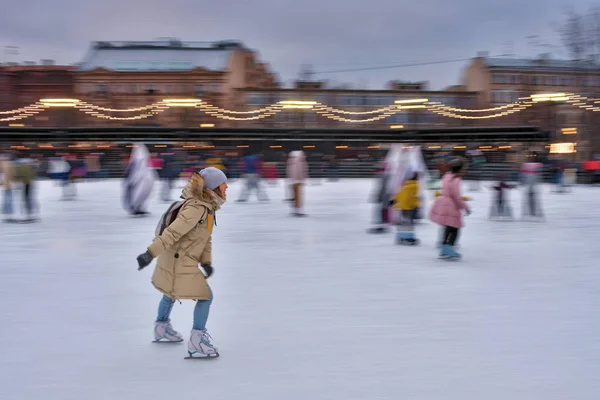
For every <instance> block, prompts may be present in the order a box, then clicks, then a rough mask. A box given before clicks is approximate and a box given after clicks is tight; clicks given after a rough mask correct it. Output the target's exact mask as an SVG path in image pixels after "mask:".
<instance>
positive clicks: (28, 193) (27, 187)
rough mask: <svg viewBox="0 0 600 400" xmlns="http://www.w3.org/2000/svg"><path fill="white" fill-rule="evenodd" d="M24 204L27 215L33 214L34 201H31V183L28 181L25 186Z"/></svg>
mask: <svg viewBox="0 0 600 400" xmlns="http://www.w3.org/2000/svg"><path fill="white" fill-rule="evenodd" d="M23 204H24V205H25V211H26V212H27V215H29V216H30V215H31V214H33V203H32V201H31V183H26V184H25V185H24V187H23Z"/></svg>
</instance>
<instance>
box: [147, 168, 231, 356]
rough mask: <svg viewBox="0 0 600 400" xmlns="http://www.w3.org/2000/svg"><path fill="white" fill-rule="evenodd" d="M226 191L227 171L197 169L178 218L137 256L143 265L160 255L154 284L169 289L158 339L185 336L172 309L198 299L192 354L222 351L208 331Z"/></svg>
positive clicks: (190, 345) (161, 306) (175, 339)
mask: <svg viewBox="0 0 600 400" xmlns="http://www.w3.org/2000/svg"><path fill="white" fill-rule="evenodd" d="M226 190H227V177H226V176H225V174H224V173H223V171H221V170H219V169H217V168H214V167H209V168H205V169H203V170H201V171H200V173H198V172H194V173H193V174H192V177H191V178H190V181H189V183H188V184H187V186H186V187H185V188H184V189H183V192H182V194H181V198H182V199H183V204H182V205H181V206H180V208H179V212H178V213H177V217H176V218H175V219H174V220H173V222H172V223H170V224H169V225H168V226H167V227H166V228H165V229H164V231H163V232H162V233H161V234H160V235H159V236H158V237H156V238H155V239H154V241H153V242H152V244H151V245H150V246H148V249H147V251H146V252H145V253H143V254H141V255H140V256H138V259H137V260H138V265H139V267H140V269H142V268H144V267H146V266H147V265H148V264H150V262H151V261H152V259H153V258H155V257H158V261H157V265H156V268H155V270H154V274H153V276H152V284H153V285H154V287H155V288H156V289H158V290H159V291H160V292H162V293H163V297H162V300H161V301H160V304H159V306H158V317H157V318H156V323H155V327H154V338H155V340H156V341H167V342H180V341H182V340H183V337H182V335H181V334H180V333H179V332H177V331H176V330H175V329H173V326H172V325H171V321H170V319H169V316H170V313H171V309H172V308H173V304H174V303H175V301H176V300H178V299H191V300H196V307H195V309H194V324H193V329H192V332H191V335H190V340H189V342H188V353H189V358H206V357H218V355H219V353H218V351H217V348H216V347H215V346H214V345H213V343H212V341H211V339H212V338H211V336H210V335H209V334H208V332H207V331H206V321H207V319H208V313H209V310H210V305H211V303H212V299H213V294H212V291H211V289H210V287H209V285H208V283H207V282H206V279H207V278H209V277H210V276H211V275H212V272H213V268H212V254H211V251H212V238H211V234H212V230H213V226H214V225H215V222H216V214H215V213H216V211H217V210H219V208H220V207H221V206H222V205H223V204H224V203H225V200H226ZM172 208H173V207H172ZM198 264H200V266H201V267H202V269H203V270H204V273H202V271H201V270H200V269H199V268H198Z"/></svg>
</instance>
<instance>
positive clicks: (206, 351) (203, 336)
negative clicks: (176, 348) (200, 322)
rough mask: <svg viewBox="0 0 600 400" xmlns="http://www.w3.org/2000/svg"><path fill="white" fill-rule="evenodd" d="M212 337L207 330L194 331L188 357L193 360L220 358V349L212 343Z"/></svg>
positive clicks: (189, 343) (189, 344)
mask: <svg viewBox="0 0 600 400" xmlns="http://www.w3.org/2000/svg"><path fill="white" fill-rule="evenodd" d="M211 340H212V337H211V336H210V335H209V334H208V332H206V329H205V330H200V329H192V333H191V335H190V341H189V342H188V354H189V356H188V357H185V358H186V359H192V358H216V357H219V351H218V349H217V348H216V347H215V346H214V345H213V344H212V343H211Z"/></svg>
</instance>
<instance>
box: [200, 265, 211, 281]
mask: <svg viewBox="0 0 600 400" xmlns="http://www.w3.org/2000/svg"><path fill="white" fill-rule="evenodd" d="M202 269H203V270H204V272H205V275H206V279H208V278H210V276H211V275H212V274H213V267H212V265H211V264H202Z"/></svg>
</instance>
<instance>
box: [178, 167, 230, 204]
mask: <svg viewBox="0 0 600 400" xmlns="http://www.w3.org/2000/svg"><path fill="white" fill-rule="evenodd" d="M210 192H211V190H210V189H207V188H206V187H205V184H204V178H202V176H201V175H200V174H199V173H198V172H194V173H193V174H192V177H191V178H190V180H189V182H188V183H187V185H185V187H184V188H183V190H182V191H181V198H182V199H186V200H191V199H195V200H200V201H201V202H203V203H206V204H207V205H208V206H210V208H212V209H213V210H215V211H217V210H218V209H219V208H221V204H222V202H219V201H217V199H215V197H213V196H216V197H218V196H217V194H216V193H214V195H213V194H212V193H210Z"/></svg>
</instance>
